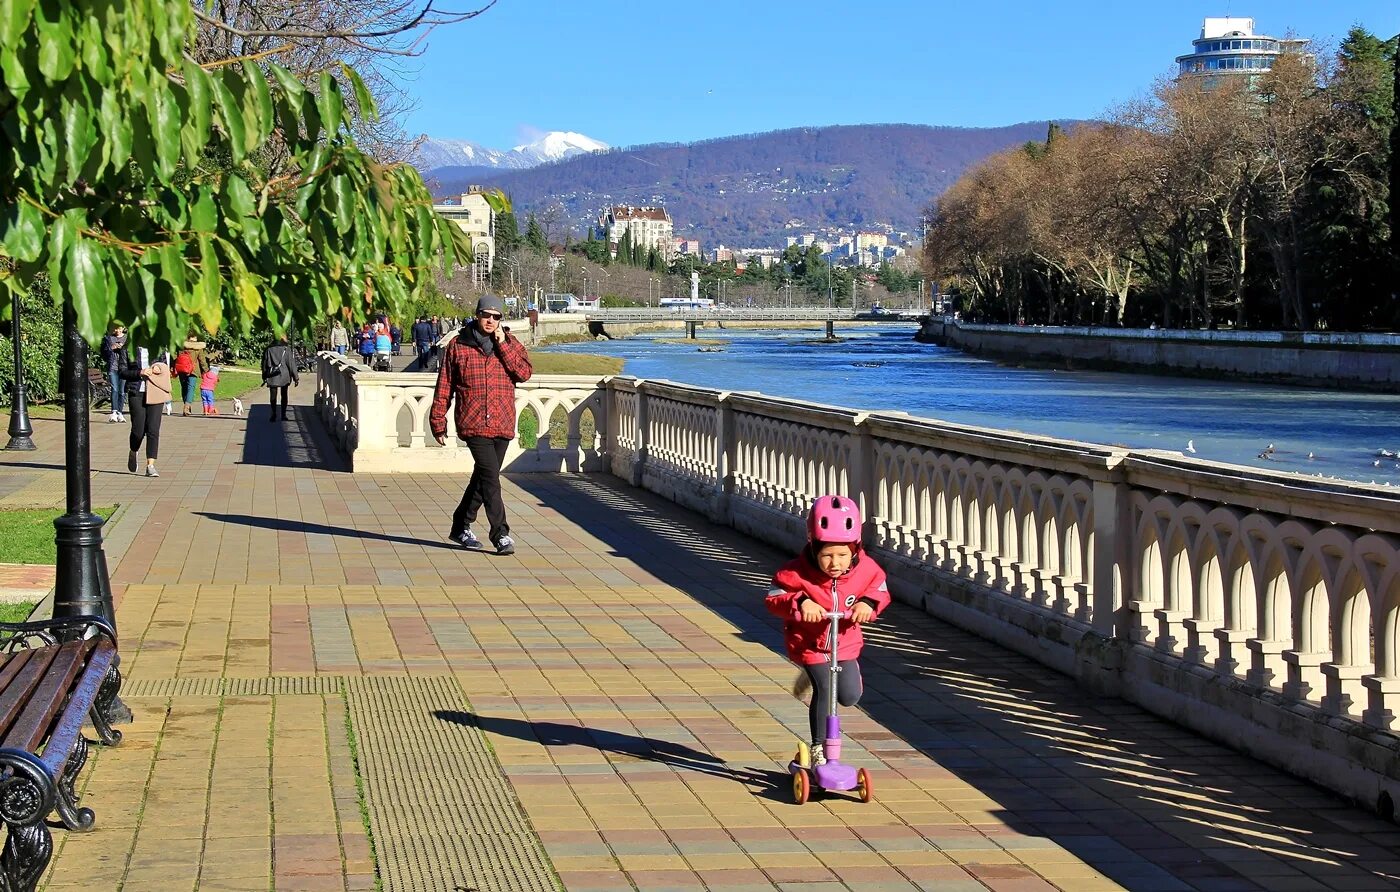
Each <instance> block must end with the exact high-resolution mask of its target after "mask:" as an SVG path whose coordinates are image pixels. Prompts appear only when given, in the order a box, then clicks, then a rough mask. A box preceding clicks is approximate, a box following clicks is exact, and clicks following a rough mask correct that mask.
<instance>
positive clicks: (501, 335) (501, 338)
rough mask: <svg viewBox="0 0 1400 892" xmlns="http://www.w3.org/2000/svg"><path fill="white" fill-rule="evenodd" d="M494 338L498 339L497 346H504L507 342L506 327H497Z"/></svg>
mask: <svg viewBox="0 0 1400 892" xmlns="http://www.w3.org/2000/svg"><path fill="white" fill-rule="evenodd" d="M492 337H494V338H495V339H496V343H497V344H504V343H505V342H506V329H505V326H503V325H497V326H496V331H495V333H494V334H493V335H492Z"/></svg>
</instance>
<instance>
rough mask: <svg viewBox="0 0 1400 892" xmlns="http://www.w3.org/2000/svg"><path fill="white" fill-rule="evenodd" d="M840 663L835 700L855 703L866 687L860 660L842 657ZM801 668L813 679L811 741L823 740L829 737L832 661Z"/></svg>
mask: <svg viewBox="0 0 1400 892" xmlns="http://www.w3.org/2000/svg"><path fill="white" fill-rule="evenodd" d="M839 665H840V666H841V671H840V672H839V673H837V675H836V702H838V703H840V704H841V705H842V706H855V705H856V704H857V703H859V702H860V695H861V694H862V693H864V691H865V686H864V685H863V684H862V683H861V680H860V661H858V660H841V661H840V664H839ZM802 668H803V669H806V670H807V677H808V678H810V679H812V705H811V706H810V707H808V709H807V718H808V720H809V721H810V723H811V726H812V742H813V743H821V742H822V741H823V740H825V739H826V713H827V710H828V709H829V708H830V706H831V704H830V697H831V665H830V664H829V663H816V664H813V665H807V666H803V667H802Z"/></svg>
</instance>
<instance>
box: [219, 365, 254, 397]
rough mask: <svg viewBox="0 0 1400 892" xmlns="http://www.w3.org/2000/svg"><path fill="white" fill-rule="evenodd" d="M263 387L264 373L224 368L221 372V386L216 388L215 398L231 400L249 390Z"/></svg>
mask: <svg viewBox="0 0 1400 892" xmlns="http://www.w3.org/2000/svg"><path fill="white" fill-rule="evenodd" d="M259 387H262V375H261V374H259V373H258V372H237V371H233V370H232V369H224V370H223V371H221V372H219V386H218V387H215V388H214V399H216V400H231V399H233V398H234V397H236V396H243V395H244V394H245V393H248V392H249V391H253V390H257V389H258V388H259Z"/></svg>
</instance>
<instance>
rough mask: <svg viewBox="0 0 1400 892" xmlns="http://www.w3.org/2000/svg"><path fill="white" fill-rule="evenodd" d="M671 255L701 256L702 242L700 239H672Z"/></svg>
mask: <svg viewBox="0 0 1400 892" xmlns="http://www.w3.org/2000/svg"><path fill="white" fill-rule="evenodd" d="M671 253H672V254H673V255H676V254H688V255H690V256H691V257H699V256H700V240H699V239H698V238H681V237H679V236H677V237H675V238H673V239H671Z"/></svg>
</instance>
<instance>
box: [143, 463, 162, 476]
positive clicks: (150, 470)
mask: <svg viewBox="0 0 1400 892" xmlns="http://www.w3.org/2000/svg"><path fill="white" fill-rule="evenodd" d="M146 476H147V477H159V476H160V472H158V471H157V470H156V466H155V465H146Z"/></svg>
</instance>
